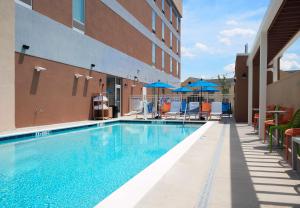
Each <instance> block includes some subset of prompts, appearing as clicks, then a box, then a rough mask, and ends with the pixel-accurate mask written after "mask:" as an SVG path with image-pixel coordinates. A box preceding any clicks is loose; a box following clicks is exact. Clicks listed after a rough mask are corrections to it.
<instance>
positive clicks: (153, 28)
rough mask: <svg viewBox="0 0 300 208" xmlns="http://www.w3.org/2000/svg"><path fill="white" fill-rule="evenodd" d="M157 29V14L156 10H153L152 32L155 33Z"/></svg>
mask: <svg viewBox="0 0 300 208" xmlns="http://www.w3.org/2000/svg"><path fill="white" fill-rule="evenodd" d="M155 30H156V14H155V11H154V10H152V32H154V33H155Z"/></svg>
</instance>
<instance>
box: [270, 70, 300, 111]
mask: <svg viewBox="0 0 300 208" xmlns="http://www.w3.org/2000/svg"><path fill="white" fill-rule="evenodd" d="M267 102H268V104H279V105H283V106H287V107H293V108H294V109H295V110H297V109H298V108H300V72H295V73H292V74H290V75H289V76H285V77H284V78H282V77H281V79H280V80H279V81H278V82H274V83H272V84H270V85H268V88H267Z"/></svg>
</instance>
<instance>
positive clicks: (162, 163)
mask: <svg viewBox="0 0 300 208" xmlns="http://www.w3.org/2000/svg"><path fill="white" fill-rule="evenodd" d="M214 123H215V122H214V121H207V122H206V123H205V124H204V125H203V126H201V127H200V128H199V129H197V130H196V131H195V132H193V133H192V134H191V135H189V136H188V137H186V138H185V139H184V140H183V141H181V142H180V143H179V144H177V145H176V146H175V147H173V148H172V149H170V150H169V151H168V152H167V153H166V154H164V155H163V156H162V157H160V158H159V159H158V160H156V161H155V162H153V163H152V164H150V165H149V166H148V167H146V168H145V169H144V170H143V171H141V172H140V173H138V174H137V175H135V176H134V177H133V178H131V179H130V180H129V181H127V182H126V183H125V184H123V185H122V186H121V187H119V188H118V189H117V190H115V191H114V192H113V193H111V194H110V195H109V196H107V197H106V198H105V199H104V200H102V201H100V202H99V203H98V204H97V205H96V206H95V208H101V207H105V208H115V207H134V206H136V205H137V204H138V202H139V201H140V200H141V199H142V198H143V197H144V196H145V195H146V194H147V193H148V192H149V191H150V189H151V188H152V187H154V185H155V184H156V183H157V182H158V181H159V180H160V179H161V178H162V177H163V176H164V175H165V174H166V173H167V172H168V171H169V170H170V169H171V168H172V166H173V165H174V164H175V163H176V162H177V161H178V160H179V159H180V158H181V157H182V156H183V155H184V154H185V153H186V152H187V151H188V150H189V149H190V148H191V147H192V145H193V144H194V143H195V142H196V141H197V140H198V139H200V138H201V136H202V135H203V134H204V133H205V132H206V131H207V130H208V129H209V128H210V127H211V126H212V125H213V124H214Z"/></svg>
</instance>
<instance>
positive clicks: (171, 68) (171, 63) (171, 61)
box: [170, 56, 173, 73]
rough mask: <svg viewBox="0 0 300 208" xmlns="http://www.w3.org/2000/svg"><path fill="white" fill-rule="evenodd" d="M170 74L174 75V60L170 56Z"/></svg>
mask: <svg viewBox="0 0 300 208" xmlns="http://www.w3.org/2000/svg"><path fill="white" fill-rule="evenodd" d="M170 73H173V60H172V56H170Z"/></svg>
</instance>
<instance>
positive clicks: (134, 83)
mask: <svg viewBox="0 0 300 208" xmlns="http://www.w3.org/2000/svg"><path fill="white" fill-rule="evenodd" d="M138 81H139V79H138V78H137V76H134V78H133V84H132V85H131V86H132V87H135V86H136V83H137V82H138Z"/></svg>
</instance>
